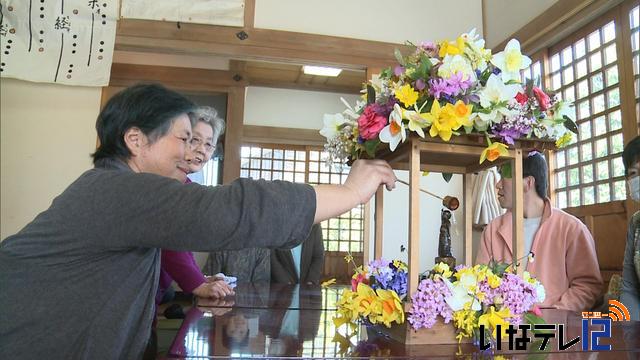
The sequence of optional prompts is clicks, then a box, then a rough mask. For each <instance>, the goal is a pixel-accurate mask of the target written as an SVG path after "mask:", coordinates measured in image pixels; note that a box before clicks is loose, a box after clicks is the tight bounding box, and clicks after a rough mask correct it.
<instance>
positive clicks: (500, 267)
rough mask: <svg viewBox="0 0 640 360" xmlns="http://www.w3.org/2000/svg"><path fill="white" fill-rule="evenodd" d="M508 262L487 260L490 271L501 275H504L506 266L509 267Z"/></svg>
mask: <svg viewBox="0 0 640 360" xmlns="http://www.w3.org/2000/svg"><path fill="white" fill-rule="evenodd" d="M509 265H510V264H507V263H502V262H497V261H495V260H491V261H489V265H488V266H489V269H491V271H492V272H493V273H494V274H496V275H498V276H502V275H504V273H505V271H507V268H508V267H509Z"/></svg>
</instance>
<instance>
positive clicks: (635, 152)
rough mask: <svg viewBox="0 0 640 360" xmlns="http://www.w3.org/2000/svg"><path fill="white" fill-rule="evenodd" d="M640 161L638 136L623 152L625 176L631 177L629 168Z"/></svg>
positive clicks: (639, 138) (639, 139) (639, 137)
mask: <svg viewBox="0 0 640 360" xmlns="http://www.w3.org/2000/svg"><path fill="white" fill-rule="evenodd" d="M638 160H640V136H636V137H635V138H634V139H633V140H631V141H629V143H628V144H627V145H626V146H625V147H624V151H622V163H623V164H624V176H628V175H629V168H630V167H631V166H632V165H633V164H635V163H636V162H637V161H638Z"/></svg>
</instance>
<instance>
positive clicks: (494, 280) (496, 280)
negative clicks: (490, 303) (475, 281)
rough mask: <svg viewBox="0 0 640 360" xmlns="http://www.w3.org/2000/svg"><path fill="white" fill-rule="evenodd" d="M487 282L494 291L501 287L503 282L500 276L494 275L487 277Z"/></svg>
mask: <svg viewBox="0 0 640 360" xmlns="http://www.w3.org/2000/svg"><path fill="white" fill-rule="evenodd" d="M487 282H488V283H489V286H491V288H492V289H495V288H497V287H498V286H500V282H501V280H500V277H499V276H497V275H495V274H493V273H492V274H489V275H487Z"/></svg>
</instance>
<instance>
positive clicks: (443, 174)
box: [442, 173, 453, 182]
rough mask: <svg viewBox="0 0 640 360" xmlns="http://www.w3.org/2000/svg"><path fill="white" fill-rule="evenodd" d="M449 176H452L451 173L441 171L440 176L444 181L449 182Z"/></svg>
mask: <svg viewBox="0 0 640 360" xmlns="http://www.w3.org/2000/svg"><path fill="white" fill-rule="evenodd" d="M451 177H453V174H452V173H442V178H443V179H444V181H446V182H449V181H451Z"/></svg>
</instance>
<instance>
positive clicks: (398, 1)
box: [254, 0, 482, 44]
mask: <svg viewBox="0 0 640 360" xmlns="http://www.w3.org/2000/svg"><path fill="white" fill-rule="evenodd" d="M254 25H255V27H256V28H261V29H272V30H285V31H295V32H302V33H310V34H320V35H330V36H340V37H347V38H354V39H365V40H374V41H384V42H391V43H398V44H403V43H404V42H405V41H406V40H410V41H412V42H413V43H419V42H420V41H426V40H431V41H436V40H442V39H445V38H449V39H452V38H454V37H456V36H458V35H459V34H461V33H465V32H467V31H469V30H471V29H472V28H477V29H478V31H479V32H482V2H481V1H478V0H474V1H468V0H448V1H440V0H395V1H370V0H348V1H344V0H323V1H299V0H256V9H255V22H254Z"/></svg>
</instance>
